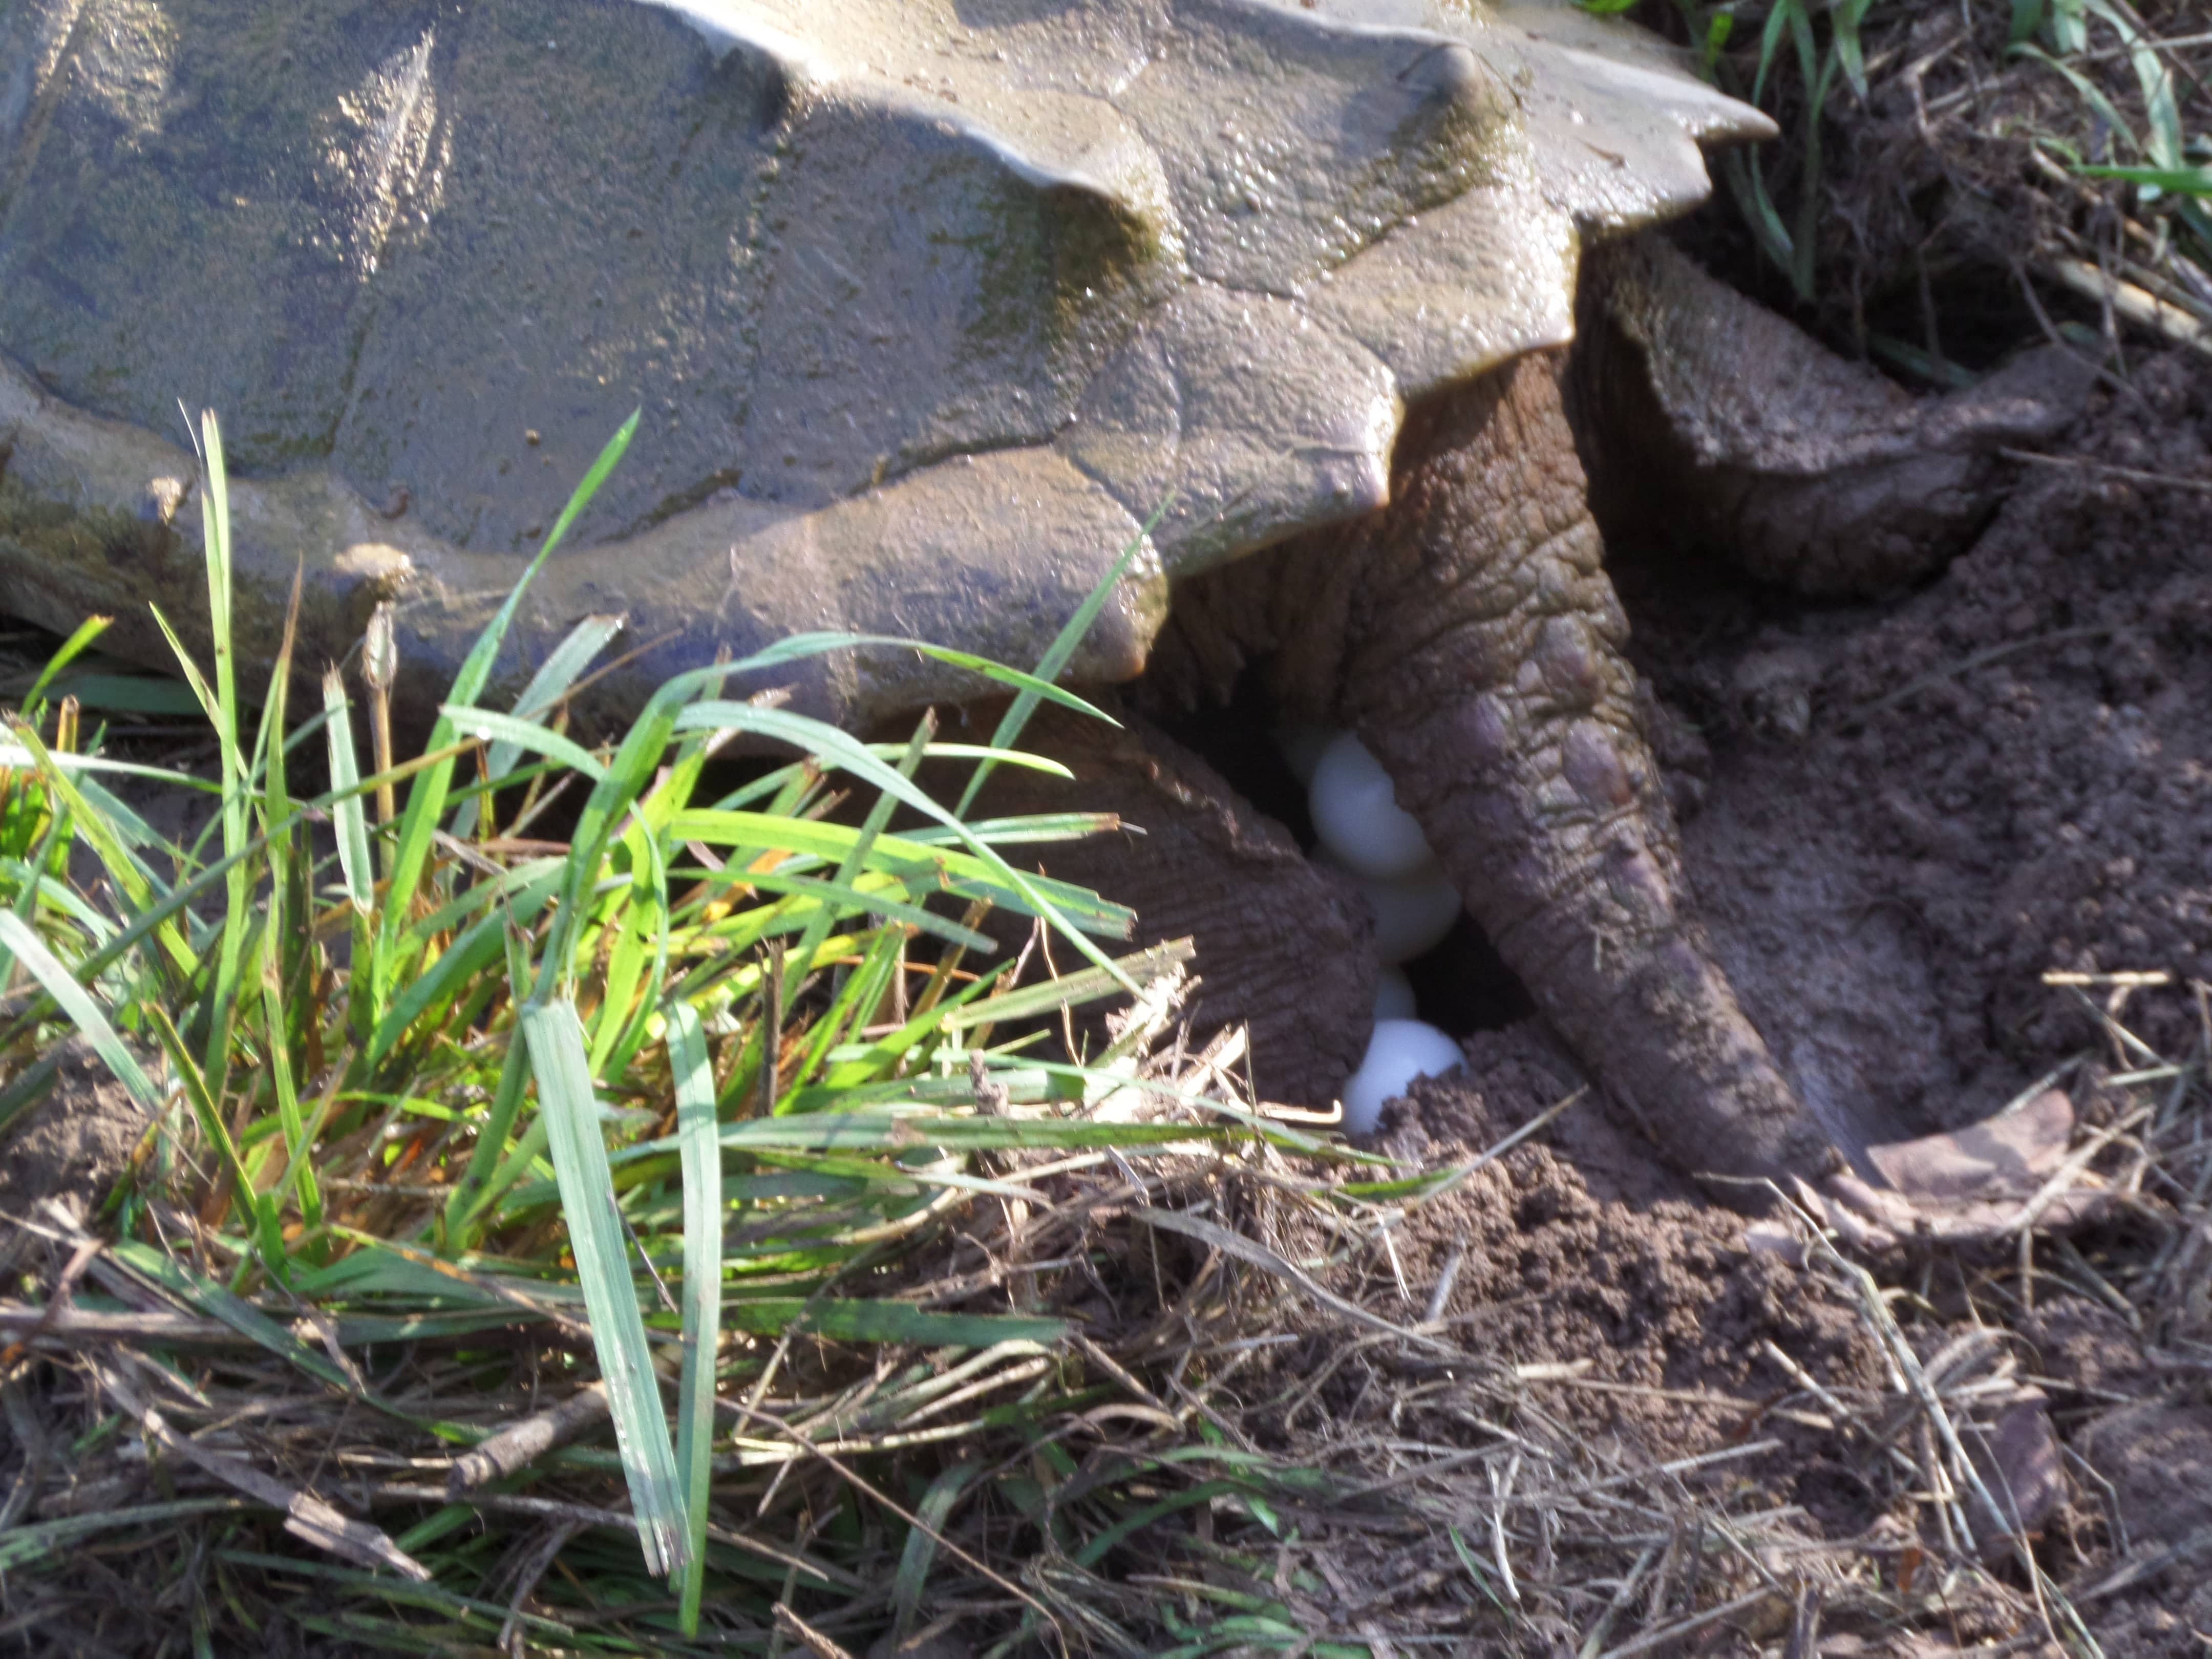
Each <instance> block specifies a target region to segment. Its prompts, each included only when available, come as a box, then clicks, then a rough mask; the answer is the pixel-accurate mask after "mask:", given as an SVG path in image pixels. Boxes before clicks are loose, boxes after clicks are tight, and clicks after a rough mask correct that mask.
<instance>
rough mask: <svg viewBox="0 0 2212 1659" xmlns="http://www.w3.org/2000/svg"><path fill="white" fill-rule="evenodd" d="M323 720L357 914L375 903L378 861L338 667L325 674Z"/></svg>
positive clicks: (334, 817) (336, 817)
mask: <svg viewBox="0 0 2212 1659" xmlns="http://www.w3.org/2000/svg"><path fill="white" fill-rule="evenodd" d="M323 711H324V713H325V714H328V715H329V716H330V718H329V719H328V720H325V722H324V723H323V731H324V733H325V737H326V738H327V740H328V741H327V744H326V746H327V748H328V749H329V750H330V757H331V793H333V794H335V795H336V796H337V799H336V800H335V801H333V802H331V823H332V825H333V827H335V829H337V842H338V872H339V873H340V875H341V876H342V877H343V878H344V881H345V890H346V897H347V898H348V899H349V900H350V901H352V903H353V908H354V911H355V913H356V915H363V916H366V915H370V914H371V913H372V912H373V911H374V908H375V907H376V865H375V863H374V860H372V859H371V858H370V856H369V851H368V807H367V806H366V805H365V804H364V803H363V801H362V788H361V768H360V766H359V764H358V763H356V757H355V755H354V749H353V723H352V721H350V720H348V719H347V717H346V693H345V681H344V679H343V678H342V677H341V676H340V675H339V673H338V671H337V669H335V668H333V669H331V670H330V671H328V672H326V673H325V675H324V676H323Z"/></svg>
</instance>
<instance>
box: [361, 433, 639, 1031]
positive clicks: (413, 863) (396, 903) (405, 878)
mask: <svg viewBox="0 0 2212 1659" xmlns="http://www.w3.org/2000/svg"><path fill="white" fill-rule="evenodd" d="M640 416H641V411H637V410H633V411H632V412H631V415H630V417H629V419H628V420H627V421H625V422H623V424H622V428H621V430H619V431H618V432H617V433H616V434H615V435H614V436H613V437H611V438H610V439H609V440H608V441H607V443H606V447H605V448H604V449H602V450H600V452H599V459H597V460H595V461H593V462H592V465H591V469H590V470H589V471H586V473H585V474H584V477H583V482H582V483H579V484H578V485H577V486H576V488H575V489H574V492H573V493H572V494H571V495H569V497H568V505H567V506H566V507H562V509H561V516H560V517H559V518H558V519H557V520H555V521H554V525H553V529H552V531H551V532H550V534H549V535H547V537H546V538H545V541H544V545H542V546H541V547H539V548H538V553H537V556H535V557H534V558H532V560H531V562H530V563H529V565H528V566H527V567H526V568H525V569H524V571H523V573H522V574H521V576H520V578H519V579H518V580H516V582H515V584H514V586H513V589H512V590H511V591H510V592H508V594H507V599H506V600H505V602H504V603H503V604H501V606H500V608H499V610H498V611H497V612H496V613H495V615H494V616H493V617H492V619H491V621H490V622H489V623H486V624H485V626H484V630H483V633H481V634H479V635H477V640H476V643H475V644H474V645H473V646H471V647H470V649H469V654H468V656H467V657H466V658H465V659H463V661H462V663H461V667H460V671H459V673H457V674H456V675H454V676H453V690H451V692H450V693H448V695H447V698H446V702H447V703H449V704H459V705H468V704H472V703H474V702H476V700H477V698H478V697H479V696H482V695H483V689H484V686H485V684H487V683H488V682H489V680H490V678H491V671H492V665H493V664H494V663H495V662H496V661H497V660H498V659H499V653H500V647H501V646H502V645H504V644H505V643H506V641H507V630H508V629H510V628H512V627H513V624H514V618H515V614H516V612H517V611H519V610H520V608H521V605H522V596H523V594H524V592H526V590H527V589H528V587H529V586H530V583H531V580H532V578H533V577H534V576H536V575H537V574H538V571H539V570H541V569H542V568H544V564H545V561H546V559H547V558H548V557H550V556H551V554H552V551H553V550H554V549H555V548H556V547H557V546H559V545H560V544H561V541H562V538H563V537H565V536H566V535H567V534H568V526H570V525H572V524H574V522H575V520H576V515H577V514H578V513H581V512H582V511H583V510H584V508H585V507H586V506H587V505H588V504H589V503H590V501H591V499H592V496H593V495H597V494H598V493H599V486H600V485H601V484H602V483H605V482H606V477H607V475H608V474H609V473H610V472H611V471H614V469H615V465H616V463H617V462H618V461H620V460H621V459H622V458H623V451H625V450H627V449H628V448H629V442H630V440H631V439H632V438H633V437H635V435H636V434H637V425H638V421H639V418H640ZM453 738H454V731H453V720H452V717H451V716H449V715H443V714H441V715H440V716H439V719H438V723H437V724H436V726H434V727H433V728H432V729H431V732H430V741H429V744H428V747H429V749H430V750H431V751H432V752H434V753H435V752H436V751H438V750H443V749H446V748H447V747H449V746H451V745H452V744H453ZM452 788H453V758H452V757H447V758H446V759H443V760H441V761H440V762H439V763H437V764H436V765H435V766H432V767H429V768H428V769H425V770H424V771H423V772H422V773H421V774H420V775H417V776H416V780H415V781H414V783H413V785H412V786H411V787H410V788H409V789H408V792H407V806H406V810H405V811H404V812H403V813H401V815H400V819H399V831H398V847H397V849H396V851H395V853H394V854H393V858H392V880H391V884H390V886H389V889H388V890H387V891H386V896H385V904H384V913H383V916H382V918H381V925H380V927H378V929H377V932H376V942H375V946H374V956H373V959H372V962H371V969H372V972H373V974H374V979H373V981H372V990H373V991H374V993H375V994H376V997H377V1000H379V1001H381V1000H383V998H384V996H385V994H386V993H388V991H389V989H390V987H391V985H392V979H393V976H394V975H396V974H397V973H398V968H399V964H400V961H401V958H402V957H403V955H404V953H405V951H406V950H407V949H408V948H409V942H408V926H407V924H408V920H409V917H410V915H411V914H412V912H413V910H414V908H415V893H416V888H417V887H419V886H420V885H421V884H422V874H423V871H424V869H425V867H426V866H428V862H429V857H430V848H431V845H432V840H433V837H434V836H435V833H436V831H437V829H438V824H439V821H440V820H441V818H443V817H445V813H446V799H447V795H448V794H449V793H451V791H452Z"/></svg>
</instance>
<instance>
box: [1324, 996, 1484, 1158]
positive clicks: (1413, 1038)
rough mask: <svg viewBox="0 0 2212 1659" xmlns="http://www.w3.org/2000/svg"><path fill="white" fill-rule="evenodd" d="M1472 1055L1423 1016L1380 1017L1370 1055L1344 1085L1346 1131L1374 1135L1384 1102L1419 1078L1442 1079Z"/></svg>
mask: <svg viewBox="0 0 2212 1659" xmlns="http://www.w3.org/2000/svg"><path fill="white" fill-rule="evenodd" d="M1466 1058H1467V1056H1466V1055H1465V1054H1462V1053H1461V1052H1460V1047H1459V1044H1457V1043H1456V1042H1453V1041H1452V1040H1451V1039H1450V1038H1449V1037H1448V1036H1445V1035H1444V1034H1443V1032H1442V1031H1439V1030H1437V1028H1436V1027H1435V1026H1433V1025H1424V1024H1422V1023H1421V1022H1420V1021H1419V1020H1418V1019H1378V1020H1376V1022H1375V1035H1374V1036H1371V1037H1370V1038H1369V1039H1368V1040H1367V1054H1366V1058H1364V1060H1361V1061H1360V1062H1359V1069H1358V1071H1356V1072H1354V1073H1352V1075H1351V1077H1350V1078H1348V1079H1346V1082H1345V1085H1344V1133H1346V1134H1348V1135H1355V1136H1364V1135H1371V1134H1373V1133H1375V1126H1376V1124H1377V1123H1379V1122H1381V1121H1382V1120H1383V1102H1384V1101H1386V1100H1389V1099H1391V1098H1393V1097H1395V1096H1398V1095H1402V1094H1404V1093H1405V1092H1406V1090H1407V1086H1408V1085H1411V1084H1412V1082H1413V1079H1415V1078H1417V1077H1442V1076H1443V1074H1444V1073H1446V1072H1449V1071H1450V1070H1451V1069H1452V1067H1454V1066H1458V1065H1460V1064H1462V1062H1463V1061H1464V1060H1466Z"/></svg>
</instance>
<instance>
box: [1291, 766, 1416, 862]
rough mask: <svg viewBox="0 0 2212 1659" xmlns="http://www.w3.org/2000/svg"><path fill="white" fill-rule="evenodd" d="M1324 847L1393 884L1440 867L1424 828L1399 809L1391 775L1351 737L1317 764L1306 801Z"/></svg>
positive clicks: (1315, 831)
mask: <svg viewBox="0 0 2212 1659" xmlns="http://www.w3.org/2000/svg"><path fill="white" fill-rule="evenodd" d="M1307 804H1308V805H1310V807H1311V809H1312V811H1313V821H1314V833H1315V834H1316V835H1317V836H1320V837H1321V840H1322V845H1323V846H1324V847H1327V848H1328V849H1329V850H1330V851H1331V852H1333V853H1334V854H1336V855H1337V857H1339V858H1340V859H1342V860H1344V861H1345V863H1346V865H1348V866H1350V867H1351V868H1352V870H1354V871H1355V872H1358V874H1360V875H1363V876H1372V877H1375V878H1377V879H1378V880H1383V881H1389V880H1391V879H1392V878H1395V877H1399V876H1410V875H1411V874H1413V872H1414V871H1416V870H1419V869H1420V868H1421V867H1422V866H1424V865H1428V864H1433V863H1435V862H1436V855H1435V854H1432V853H1431V852H1430V851H1429V840H1428V837H1427V836H1424V835H1423V834H1422V833H1421V826H1420V825H1419V824H1418V823H1414V822H1413V817H1412V815H1411V814H1410V813H1408V812H1407V811H1406V810H1405V809H1404V808H1402V807H1401V806H1400V805H1398V799H1397V796H1396V795H1395V793H1392V791H1391V788H1390V775H1389V773H1388V772H1385V771H1384V770H1383V763H1381V762H1380V761H1378V760H1376V758H1375V757H1374V756H1372V755H1370V754H1369V753H1368V752H1367V745H1366V744H1364V743H1362V742H1360V741H1359V739H1358V738H1356V737H1354V736H1353V735H1352V733H1351V732H1339V733H1337V735H1336V737H1335V738H1334V739H1333V740H1332V741H1331V742H1330V744H1329V745H1328V747H1327V748H1326V749H1324V750H1322V751H1321V758H1320V759H1319V760H1317V761H1316V762H1315V763H1314V773H1313V784H1312V787H1311V790H1310V793H1309V795H1308V798H1307Z"/></svg>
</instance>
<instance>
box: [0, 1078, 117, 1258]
mask: <svg viewBox="0 0 2212 1659" xmlns="http://www.w3.org/2000/svg"><path fill="white" fill-rule="evenodd" d="M59 1060H60V1066H59V1069H58V1072H57V1074H56V1076H55V1078H54V1085H53V1087H52V1089H51V1090H49V1091H47V1093H46V1097H45V1098H44V1099H43V1100H41V1101H40V1102H39V1103H37V1104H35V1105H33V1107H31V1108H30V1109H29V1116H28V1118H27V1121H22V1122H19V1123H17V1124H15V1125H13V1126H12V1127H10V1128H9V1132H8V1134H7V1136H6V1138H5V1139H0V1215H8V1216H13V1217H16V1218H28V1217H29V1216H30V1215H31V1214H32V1212H33V1206H35V1205H36V1204H37V1203H38V1202H39V1200H41V1199H45V1198H56V1199H60V1200H63V1201H64V1202H68V1203H71V1204H74V1205H76V1206H78V1212H79V1213H80V1214H82V1213H87V1212H89V1210H90V1208H91V1207H92V1206H95V1205H97V1204H98V1203H99V1202H100V1200H102V1199H103V1198H105V1197H106V1195H107V1190H108V1188H110V1187H112V1185H113V1184H114V1182H115V1178H116V1176H119V1175H120V1174H122V1173H123V1167H124V1165H125V1164H128V1163H129V1162H130V1160H131V1151H132V1149H133V1148H135V1147H136V1146H137V1145H138V1143H139V1141H140V1140H141V1139H143V1138H144V1136H145V1133H146V1128H147V1117H146V1114H145V1113H144V1112H143V1110H141V1109H140V1108H139V1106H138V1103H137V1102H136V1101H134V1100H132V1099H131V1093H130V1091H128V1090H127V1089H125V1087H124V1086H123V1085H121V1084H120V1083H118V1082H117V1081H116V1080H115V1077H114V1074H113V1073H111V1072H110V1071H109V1070H108V1069H107V1065H106V1061H104V1060H101V1059H100V1056H99V1055H98V1054H94V1052H93V1048H92V1045H91V1044H90V1043H88V1042H85V1041H84V1040H83V1039H82V1037H71V1038H70V1039H69V1041H67V1042H64V1044H63V1045H62V1048H61V1052H60V1055H59Z"/></svg>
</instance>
